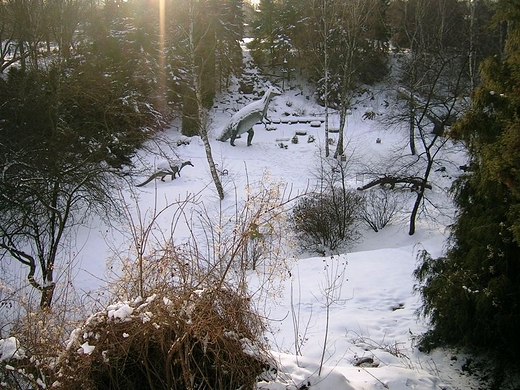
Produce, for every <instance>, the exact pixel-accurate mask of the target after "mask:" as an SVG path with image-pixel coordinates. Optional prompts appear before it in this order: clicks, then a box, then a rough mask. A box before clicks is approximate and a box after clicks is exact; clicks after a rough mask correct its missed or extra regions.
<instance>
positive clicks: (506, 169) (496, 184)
mask: <svg viewBox="0 0 520 390" xmlns="http://www.w3.org/2000/svg"><path fill="white" fill-rule="evenodd" d="M506 3H507V2H506ZM504 10H505V9H502V11H504ZM508 15H509V16H510V17H511V16H513V15H514V14H513V13H511V14H508ZM513 26H517V24H516V25H514V24H513ZM519 38H520V34H519V30H518V27H516V28H512V29H511V30H510V33H509V35H508V39H507V44H506V51H505V52H504V54H503V56H502V57H501V58H499V57H492V58H489V59H487V60H486V61H485V62H484V63H483V64H482V66H481V76H482V84H481V85H480V86H479V87H478V88H477V89H476V90H475V91H474V94H473V103H474V104H473V108H472V109H471V110H470V111H469V112H468V113H467V114H466V115H465V116H464V117H463V118H462V120H460V121H459V122H458V123H457V124H456V125H455V126H454V129H453V136H455V137H456V138H458V139H460V140H463V141H464V142H465V143H466V145H467V147H468V150H469V153H470V156H471V160H472V166H473V167H474V171H473V172H472V173H471V174H468V175H466V176H463V177H461V178H460V179H459V180H458V181H457V183H456V185H455V187H454V189H455V200H456V203H457V205H458V207H459V214H458V217H457V221H456V223H455V224H454V225H453V227H452V238H451V245H450V248H449V249H448V251H447V253H446V256H445V257H443V258H440V259H432V258H431V257H430V256H429V255H427V254H425V253H423V254H421V256H420V257H421V260H422V264H421V265H420V266H419V268H418V269H417V270H416V271H415V276H416V278H417V279H418V281H419V285H418V286H417V289H418V291H419V292H420V293H421V295H422V298H423V307H422V313H423V314H424V315H426V316H428V317H429V318H430V320H431V324H432V329H431V331H429V332H428V334H427V335H426V337H425V339H424V342H423V345H424V346H425V347H433V346H437V345H443V344H454V345H463V346H469V347H474V348H482V349H483V350H485V351H493V352H496V353H497V354H498V353H500V354H501V355H502V356H505V357H508V358H511V359H514V360H515V361H518V348H519V347H520V335H519V333H518V329H519V328H520V260H519V257H518V254H519V253H520V234H519V232H520V214H519V210H520V176H519V173H518V172H519V171H518V169H519V167H520V154H519V153H518V150H519V145H520V131H519V130H520V119H519V113H520V97H519V95H518V88H519V87H520V71H519V69H520V66H519V65H520V55H519V54H518V53H519V43H520V39H519Z"/></svg>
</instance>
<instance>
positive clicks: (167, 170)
mask: <svg viewBox="0 0 520 390" xmlns="http://www.w3.org/2000/svg"><path fill="white" fill-rule="evenodd" d="M168 165H169V166H165V164H159V165H158V166H157V170H156V172H155V173H154V174H152V175H151V176H150V177H149V178H148V179H147V180H145V181H144V182H142V183H140V184H137V185H136V187H142V186H144V185H146V184H148V183H150V182H151V181H152V180H153V179H157V178H160V179H161V181H164V178H165V177H166V176H168V175H171V177H172V180H173V179H175V176H176V175H179V177H180V176H181V169H182V168H184V167H185V166H186V165H190V166H193V164H192V163H191V161H189V160H188V161H184V162H181V161H175V162H171V163H168Z"/></svg>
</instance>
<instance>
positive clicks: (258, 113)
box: [218, 87, 282, 146]
mask: <svg viewBox="0 0 520 390" xmlns="http://www.w3.org/2000/svg"><path fill="white" fill-rule="evenodd" d="M281 94H282V93H281V92H280V90H279V89H278V88H276V87H269V89H268V90H267V91H266V92H265V93H264V96H263V97H262V98H261V99H260V100H256V101H254V102H252V103H249V104H248V105H247V106H244V107H242V108H241V109H240V110H238V111H237V112H236V113H235V114H234V115H233V116H232V117H231V120H230V121H229V123H228V124H227V125H226V127H224V130H222V134H221V135H220V137H219V138H218V140H219V141H227V140H228V139H229V140H230V141H229V143H230V144H231V146H235V139H236V138H237V137H238V135H240V134H243V133H246V132H247V146H251V141H252V140H253V136H254V135H255V132H254V130H253V126H254V125H255V124H257V123H259V122H262V121H263V119H264V118H265V117H266V115H267V108H268V106H269V102H270V101H271V99H272V98H274V97H275V96H278V95H281Z"/></svg>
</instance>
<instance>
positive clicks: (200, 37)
mask: <svg viewBox="0 0 520 390" xmlns="http://www.w3.org/2000/svg"><path fill="white" fill-rule="evenodd" d="M196 4H197V2H196V1H194V0H190V1H189V3H188V7H189V24H188V29H187V31H185V34H186V35H187V37H186V38H187V44H188V47H187V61H188V71H189V75H190V80H189V81H190V84H191V85H190V87H189V88H191V89H192V91H193V92H194V99H195V101H194V102H193V103H194V105H195V106H196V107H197V113H196V115H197V118H196V119H195V121H196V122H197V124H198V133H199V135H200V137H201V138H202V142H203V143H204V149H205V152H206V158H207V160H208V164H209V169H210V172H211V177H212V179H213V182H214V183H215V187H216V189H217V193H218V195H219V197H220V199H221V200H222V199H224V188H223V186H222V182H221V181H220V175H219V173H218V171H217V167H216V166H215V160H214V159H213V154H212V151H211V144H210V142H209V137H208V127H209V123H208V112H207V110H206V109H205V108H204V101H203V99H204V97H203V88H204V87H203V85H202V83H203V79H202V76H201V74H202V72H203V66H201V65H200V64H201V61H202V63H204V62H205V61H206V59H204V58H197V53H198V52H199V50H200V46H201V45H202V44H203V41H204V40H205V39H207V36H208V35H211V33H212V32H211V29H210V26H205V27H203V32H202V33H201V34H195V23H196V20H197V15H196V12H197V8H196ZM199 28H200V26H199Z"/></svg>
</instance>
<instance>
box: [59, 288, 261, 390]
mask: <svg viewBox="0 0 520 390" xmlns="http://www.w3.org/2000/svg"><path fill="white" fill-rule="evenodd" d="M262 332H263V328H262V321H261V320H260V319H259V317H258V316H257V315H256V314H254V312H253V311H252V310H251V307H250V304H249V301H248V300H247V299H245V298H244V297H243V295H241V294H239V293H237V292H234V291H230V290H227V289H224V288H219V289H203V290H196V291H182V290H179V291H172V292H171V295H170V296H169V297H160V296H158V295H153V296H151V297H150V298H148V299H147V300H142V299H138V300H136V301H134V302H124V303H123V302H121V303H118V304H116V305H112V306H109V307H108V308H107V309H106V310H104V311H101V312H98V313H96V314H94V315H93V316H91V317H90V318H89V319H88V320H87V321H86V323H85V324H84V325H83V326H82V327H81V328H79V329H77V330H75V331H74V332H73V334H72V336H71V338H70V340H69V343H68V345H67V350H66V352H65V353H64V354H63V355H62V356H61V357H60V359H59V362H58V366H57V369H56V371H55V372H57V374H56V375H57V377H56V378H55V381H54V384H53V386H54V387H53V388H61V389H82V390H87V389H125V390H129V389H183V390H184V389H237V388H244V389H247V388H253V386H254V384H255V383H256V382H257V380H258V376H259V375H261V374H262V372H263V370H264V367H265V366H266V361H267V355H266V354H265V353H264V352H263V351H264V350H265V349H264V346H263V345H262V343H261V342H260V341H259V340H260V336H261V335H262Z"/></svg>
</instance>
